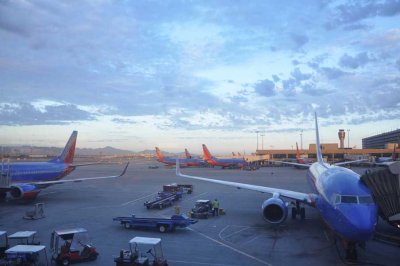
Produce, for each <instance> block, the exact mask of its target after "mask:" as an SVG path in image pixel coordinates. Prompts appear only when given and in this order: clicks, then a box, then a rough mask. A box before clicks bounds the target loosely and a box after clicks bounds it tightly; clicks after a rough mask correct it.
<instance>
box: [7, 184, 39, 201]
mask: <svg viewBox="0 0 400 266" xmlns="http://www.w3.org/2000/svg"><path fill="white" fill-rule="evenodd" d="M39 193H40V189H38V188H37V187H36V186H34V185H30V184H20V185H14V186H12V187H11V190H10V195H11V197H12V198H14V199H34V198H36V197H37V195H38V194H39Z"/></svg>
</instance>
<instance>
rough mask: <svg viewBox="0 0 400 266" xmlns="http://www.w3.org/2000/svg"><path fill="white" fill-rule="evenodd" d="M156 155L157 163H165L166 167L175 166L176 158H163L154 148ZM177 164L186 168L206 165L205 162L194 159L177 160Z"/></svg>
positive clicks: (157, 149) (158, 150)
mask: <svg viewBox="0 0 400 266" xmlns="http://www.w3.org/2000/svg"><path fill="white" fill-rule="evenodd" d="M186 151H187V150H186ZM156 155H157V161H159V162H160V163H165V164H166V165H170V166H171V165H175V164H176V160H177V159H178V158H172V157H164V155H163V154H162V152H161V150H160V149H159V148H158V147H156ZM189 155H190V154H189ZM186 156H187V154H186ZM179 162H180V164H181V165H183V166H186V167H189V166H205V165H206V162H205V161H204V160H201V159H196V158H191V159H183V158H179Z"/></svg>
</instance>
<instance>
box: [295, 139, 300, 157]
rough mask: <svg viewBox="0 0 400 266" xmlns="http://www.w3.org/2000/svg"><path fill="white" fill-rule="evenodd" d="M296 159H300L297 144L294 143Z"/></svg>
mask: <svg viewBox="0 0 400 266" xmlns="http://www.w3.org/2000/svg"><path fill="white" fill-rule="evenodd" d="M296 159H297V160H299V159H300V151H299V144H297V142H296Z"/></svg>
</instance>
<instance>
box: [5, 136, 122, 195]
mask: <svg viewBox="0 0 400 266" xmlns="http://www.w3.org/2000/svg"><path fill="white" fill-rule="evenodd" d="M77 136H78V132H77V131H73V132H72V134H71V137H70V138H69V140H68V142H67V144H66V145H65V147H64V150H63V152H62V153H61V155H60V156H57V157H55V158H53V159H51V160H49V161H47V162H24V163H19V162H18V163H4V162H3V163H2V167H1V175H0V199H5V198H6V196H7V193H8V194H9V195H10V196H11V198H14V199H34V198H36V197H37V195H38V194H39V193H40V191H41V189H42V188H46V187H48V186H50V185H55V184H63V183H68V182H82V181H87V180H98V179H107V178H116V177H120V176H122V175H124V174H125V172H126V169H127V168H128V164H129V163H127V164H126V166H125V167H124V170H123V171H122V173H121V174H119V175H116V176H102V177H88V178H77V179H68V180H65V179H63V180H61V179H62V178H64V177H65V176H67V175H68V174H70V173H71V172H72V171H74V170H75V169H76V167H78V166H85V165H93V164H99V163H89V164H73V159H74V154H75V145H76V138H77Z"/></svg>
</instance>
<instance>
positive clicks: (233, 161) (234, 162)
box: [203, 144, 247, 169]
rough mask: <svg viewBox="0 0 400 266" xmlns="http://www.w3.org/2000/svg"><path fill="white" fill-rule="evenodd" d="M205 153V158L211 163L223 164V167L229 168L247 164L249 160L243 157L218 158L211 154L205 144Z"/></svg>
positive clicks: (215, 164)
mask: <svg viewBox="0 0 400 266" xmlns="http://www.w3.org/2000/svg"><path fill="white" fill-rule="evenodd" d="M203 153H204V160H206V161H207V162H208V163H209V164H211V165H214V166H221V167H222V169H224V168H226V167H228V168H241V167H244V166H246V164H247V162H246V160H244V159H241V158H224V159H222V158H216V157H214V156H212V155H211V152H210V151H209V150H208V148H207V146H206V145H205V144H203Z"/></svg>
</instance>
